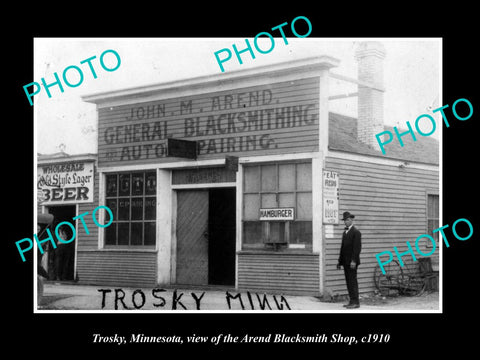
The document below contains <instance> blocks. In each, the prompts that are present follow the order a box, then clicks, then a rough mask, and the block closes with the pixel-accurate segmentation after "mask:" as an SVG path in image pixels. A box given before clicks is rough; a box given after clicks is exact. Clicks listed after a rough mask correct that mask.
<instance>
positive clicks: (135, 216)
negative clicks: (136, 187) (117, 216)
mask: <svg viewBox="0 0 480 360" xmlns="http://www.w3.org/2000/svg"><path fill="white" fill-rule="evenodd" d="M142 219H143V199H142V198H132V220H142Z"/></svg>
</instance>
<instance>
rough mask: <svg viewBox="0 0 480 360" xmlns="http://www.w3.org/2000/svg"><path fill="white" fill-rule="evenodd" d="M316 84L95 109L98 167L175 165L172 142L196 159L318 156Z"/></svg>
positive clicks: (284, 84)
mask: <svg viewBox="0 0 480 360" xmlns="http://www.w3.org/2000/svg"><path fill="white" fill-rule="evenodd" d="M318 94H319V79H318V78H309V79H300V80H295V81H288V82H282V83H273V84H268V85H260V86H252V87H248V88H240V89H235V90H229V91H220V92H212V93H206V94H201V95H196V96H189V97H181V98H173V99H166V100H162V101H156V102H149V103H141V104H138V105H129V106H119V107H106V108H102V109H99V138H98V144H99V147H98V153H99V163H100V164H102V165H105V164H106V165H114V164H125V163H126V162H129V161H130V162H137V163H138V161H142V162H144V163H148V162H162V161H163V162H166V161H173V160H172V159H171V158H169V157H168V152H167V141H168V139H170V138H175V139H183V140H190V141H196V142H197V144H198V157H199V158H203V159H206V158H212V157H217V158H218V157H222V156H225V155H227V154H233V155H235V156H238V155H239V154H242V153H247V154H249V155H252V154H254V153H257V154H275V153H277V154H278V153H289V152H298V151H317V150H318V139H319V134H318V116H319V115H318V113H319V108H318Z"/></svg>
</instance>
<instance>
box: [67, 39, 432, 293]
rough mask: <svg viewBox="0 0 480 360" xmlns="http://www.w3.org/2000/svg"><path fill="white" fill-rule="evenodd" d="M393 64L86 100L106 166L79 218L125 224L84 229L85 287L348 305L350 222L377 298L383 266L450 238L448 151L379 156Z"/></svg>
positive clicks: (80, 255) (214, 81) (393, 150)
mask: <svg viewBox="0 0 480 360" xmlns="http://www.w3.org/2000/svg"><path fill="white" fill-rule="evenodd" d="M384 56H385V51H384V49H383V46H382V45H381V44H379V43H375V42H367V43H362V44H361V45H360V46H359V47H358V49H357V51H356V59H357V61H358V68H359V73H358V78H357V79H349V78H346V77H344V76H340V75H337V74H335V73H333V72H332V71H331V70H332V69H333V68H335V67H336V66H338V64H339V61H338V60H337V59H335V58H332V57H329V56H321V57H315V58H307V59H302V60H296V61H291V62H288V63H281V64H275V65H271V66H266V67H261V68H255V69H248V70H241V71H237V72H230V73H228V72H227V73H222V74H220V73H219V74H218V75H213V76H208V77H199V78H193V79H189V80H180V81H175V82H170V83H164V84H159V85H153V86H145V87H140V88H134V89H126V90H118V91H112V92H108V93H102V94H95V95H89V96H85V97H84V98H83V99H84V101H86V102H90V103H95V104H96V106H97V112H98V159H97V162H96V166H95V170H96V171H95V179H94V180H95V181H94V185H93V196H94V201H93V203H87V204H84V205H82V206H81V209H79V211H82V212H84V211H88V210H90V212H91V211H92V210H93V209H94V208H95V207H96V206H98V205H106V206H108V207H109V208H110V209H111V210H112V212H113V214H114V221H113V224H112V225H111V226H109V227H108V228H105V229H102V228H99V227H96V226H92V227H91V229H90V234H88V235H87V234H85V233H84V232H83V231H82V229H81V228H80V227H79V226H78V225H80V226H81V224H77V229H78V240H77V241H78V243H77V245H76V253H75V257H76V258H75V272H76V276H77V278H78V280H79V282H81V283H85V284H96V285H111V286H125V287H127V286H132V287H147V288H148V287H154V286H161V285H164V286H215V285H218V286H222V287H226V288H235V289H237V290H238V291H242V290H252V291H257V292H279V293H283V294H310V295H319V294H329V295H338V294H345V293H346V286H345V281H344V275H343V271H338V270H337V269H336V263H337V259H338V253H339V248H340V242H341V234H342V231H343V227H344V226H343V223H342V221H341V220H340V217H341V214H342V212H344V211H347V210H348V211H350V212H352V213H354V214H355V215H356V223H355V224H356V226H357V227H358V228H359V229H360V231H361V232H362V239H363V249H362V254H361V261H362V265H361V266H360V268H359V286H360V292H361V293H366V292H371V291H373V290H374V282H373V271H374V268H375V266H376V258H375V255H376V254H377V253H378V252H381V251H385V250H390V251H392V249H393V246H398V247H399V248H400V249H402V248H404V247H405V242H406V241H407V240H408V241H415V239H416V238H417V237H418V236H419V235H421V234H426V233H431V230H432V229H435V228H436V227H438V226H439V225H438V218H439V215H438V194H439V144H438V142H437V141H436V140H435V139H433V138H431V137H430V138H428V137H422V138H420V139H418V140H417V141H416V142H413V141H411V140H410V141H408V139H405V137H404V139H403V140H404V141H405V145H404V147H400V146H399V145H398V144H397V145H394V144H393V143H391V144H389V145H388V146H387V147H386V149H387V153H386V155H382V153H381V151H380V150H379V149H378V145H377V144H376V140H375V134H377V133H378V132H380V131H383V130H384V129H386V130H392V129H391V128H389V127H388V126H386V125H384V119H383V116H384V114H388V112H387V111H385V110H384V109H383V96H384V91H385V89H384V85H383V58H384ZM333 78H335V79H340V80H342V81H347V82H350V83H354V84H356V85H357V86H358V92H357V93H356V94H354V95H355V96H356V97H357V98H358V118H353V117H348V116H344V115H340V114H337V113H333V112H331V111H329V104H330V103H331V102H332V101H335V100H336V99H337V98H338V96H337V95H338V94H334V93H332V91H331V86H330V85H331V81H332V79H333ZM387 116H388V115H387ZM178 140H182V141H178ZM429 245H430V244H424V246H425V247H428V246H429ZM422 246H423V245H422ZM430 246H431V245H430ZM424 252H425V253H428V252H429V251H427V250H425V251H424ZM431 258H432V259H433V260H434V261H433V263H434V267H436V268H437V269H438V251H437V252H436V253H435V254H434V255H432V256H431Z"/></svg>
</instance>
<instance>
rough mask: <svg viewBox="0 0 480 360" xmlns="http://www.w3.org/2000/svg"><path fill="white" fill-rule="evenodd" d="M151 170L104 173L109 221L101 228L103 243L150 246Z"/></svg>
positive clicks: (152, 242) (153, 186) (152, 239)
mask: <svg viewBox="0 0 480 360" xmlns="http://www.w3.org/2000/svg"><path fill="white" fill-rule="evenodd" d="M156 183H157V177H156V174H155V172H154V171H153V172H134V173H120V174H108V175H106V194H105V195H106V196H105V204H106V206H108V207H109V208H110V210H112V213H113V219H114V220H113V223H112V225H110V226H109V227H108V228H106V229H105V245H106V246H154V245H155V227H156V226H155V218H156V202H157V201H156V200H157V199H156V196H155V195H156Z"/></svg>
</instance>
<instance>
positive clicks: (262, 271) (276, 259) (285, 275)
mask: <svg viewBox="0 0 480 360" xmlns="http://www.w3.org/2000/svg"><path fill="white" fill-rule="evenodd" d="M238 288H239V290H256V291H265V292H267V291H274V292H280V293H283V294H291V295H318V292H319V256H318V255H315V254H306V255H303V254H275V253H272V254H245V253H239V254H238Z"/></svg>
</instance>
